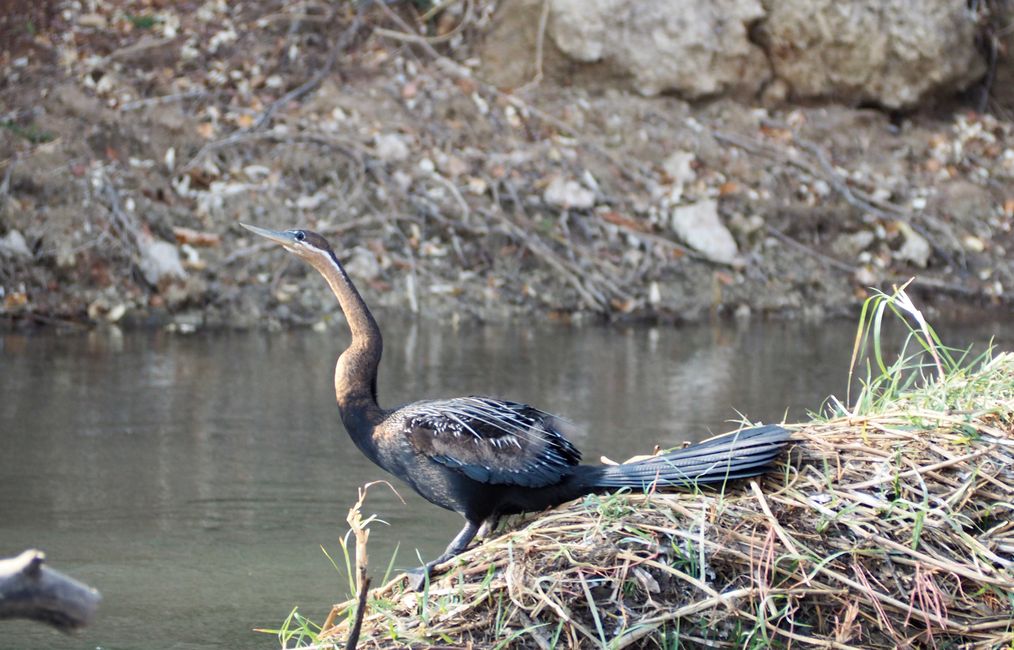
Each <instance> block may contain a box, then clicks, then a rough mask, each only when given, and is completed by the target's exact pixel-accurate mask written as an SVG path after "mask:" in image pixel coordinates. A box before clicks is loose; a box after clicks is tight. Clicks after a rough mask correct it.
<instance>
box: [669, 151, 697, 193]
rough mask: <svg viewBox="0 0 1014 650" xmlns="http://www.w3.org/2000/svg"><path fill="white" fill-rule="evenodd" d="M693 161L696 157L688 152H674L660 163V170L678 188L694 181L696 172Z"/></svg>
mask: <svg viewBox="0 0 1014 650" xmlns="http://www.w3.org/2000/svg"><path fill="white" fill-rule="evenodd" d="M694 160H696V156H694V154H693V153H691V152H689V151H675V152H673V153H671V154H669V157H668V158H666V159H665V160H664V161H662V169H664V170H665V173H666V174H669V177H670V178H672V180H673V183H675V184H677V185H679V186H680V187H682V186H684V185H686V184H687V183H690V182H692V181H694V180H695V179H696V178H697V172H696V171H694V166H693V165H694Z"/></svg>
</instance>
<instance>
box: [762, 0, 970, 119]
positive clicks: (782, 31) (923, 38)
mask: <svg viewBox="0 0 1014 650" xmlns="http://www.w3.org/2000/svg"><path fill="white" fill-rule="evenodd" d="M764 6H765V8H766V10H767V13H768V15H767V18H766V19H765V20H764V21H763V22H762V23H760V25H759V27H758V30H757V36H758V39H759V41H760V42H761V43H762V45H763V46H764V47H765V49H766V50H767V52H768V55H769V57H770V60H771V64H772V65H773V67H774V72H775V76H776V77H777V78H779V79H781V80H784V81H785V82H786V83H788V85H789V86H790V89H791V93H792V95H793V96H794V97H795V98H830V99H836V100H838V101H844V102H847V103H852V104H857V103H862V102H874V103H877V104H880V105H882V106H885V107H887V108H892V109H900V108H910V107H914V106H916V105H918V104H919V103H920V102H922V101H923V100H924V98H925V97H926V96H927V95H928V94H932V93H950V92H953V91H955V90H959V89H962V88H965V87H967V86H968V85H970V84H971V83H973V82H974V81H976V80H977V79H979V78H980V77H981V76H982V74H983V72H984V71H985V67H984V62H983V60H982V57H981V56H980V54H979V53H978V51H977V49H976V44H975V38H976V30H977V26H976V18H975V15H974V14H973V13H971V12H970V11H969V10H968V3H967V2H966V0H923V1H922V2H912V1H911V0H764Z"/></svg>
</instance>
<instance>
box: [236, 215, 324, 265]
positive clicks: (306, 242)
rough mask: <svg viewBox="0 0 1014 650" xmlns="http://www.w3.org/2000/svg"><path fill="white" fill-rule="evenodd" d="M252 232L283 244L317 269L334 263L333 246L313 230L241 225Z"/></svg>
mask: <svg viewBox="0 0 1014 650" xmlns="http://www.w3.org/2000/svg"><path fill="white" fill-rule="evenodd" d="M239 225H241V226H243V227H244V228H246V229H247V230H249V231H250V232H252V233H254V234H257V235H260V236H261V237H264V238H265V239H270V240H271V241H273V242H275V243H277V244H281V245H282V248H284V249H285V250H287V251H289V252H290V253H295V254H296V256H298V257H300V258H302V259H304V260H306V261H307V262H309V263H310V264H312V265H313V266H315V267H316V268H318V269H320V268H322V267H323V266H326V265H330V264H331V263H332V262H333V261H334V252H332V250H331V245H330V244H328V243H327V240H326V239H324V238H323V237H322V236H321V235H319V234H317V233H315V232H313V231H312V230H300V229H298V228H293V229H292V230H268V229H267V228H259V227H257V226H249V225H247V224H245V223H241V224H239Z"/></svg>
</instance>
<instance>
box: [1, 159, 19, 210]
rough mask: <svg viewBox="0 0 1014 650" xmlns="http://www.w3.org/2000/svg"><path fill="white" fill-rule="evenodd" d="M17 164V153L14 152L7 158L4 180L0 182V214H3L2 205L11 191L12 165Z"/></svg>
mask: <svg viewBox="0 0 1014 650" xmlns="http://www.w3.org/2000/svg"><path fill="white" fill-rule="evenodd" d="M17 164H18V154H17V152H14V153H13V154H12V155H11V157H10V158H8V159H7V171H5V172H4V180H3V182H0V216H2V215H3V209H4V205H6V203H7V196H8V195H9V194H10V191H11V176H13V175H14V166H15V165H17Z"/></svg>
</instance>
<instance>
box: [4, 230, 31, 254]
mask: <svg viewBox="0 0 1014 650" xmlns="http://www.w3.org/2000/svg"><path fill="white" fill-rule="evenodd" d="M0 255H3V256H6V257H23V258H31V257H32V251H31V250H29V248H28V242H26V241H25V236H24V235H22V234H21V232H20V231H17V230H11V231H10V232H8V233H7V234H6V235H4V236H3V237H0Z"/></svg>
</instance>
